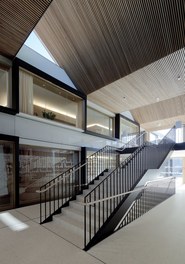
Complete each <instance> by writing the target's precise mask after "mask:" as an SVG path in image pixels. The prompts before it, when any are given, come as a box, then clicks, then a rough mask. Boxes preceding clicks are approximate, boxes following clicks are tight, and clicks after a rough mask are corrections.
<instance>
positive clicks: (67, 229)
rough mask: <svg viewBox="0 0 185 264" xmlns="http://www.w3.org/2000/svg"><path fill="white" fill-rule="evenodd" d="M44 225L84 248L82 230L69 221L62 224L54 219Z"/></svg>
mask: <svg viewBox="0 0 185 264" xmlns="http://www.w3.org/2000/svg"><path fill="white" fill-rule="evenodd" d="M63 223H64V222H63ZM44 226H45V227H46V228H47V229H49V230H51V231H52V232H54V233H56V234H57V235H58V236H60V237H62V238H64V239H65V240H66V241H68V242H70V243H71V244H73V245H76V246H77V247H79V248H81V249H83V248H84V238H83V232H82V231H81V230H80V229H78V228H75V227H74V226H73V225H71V224H70V223H68V224H67V223H65V224H62V223H61V222H60V221H58V220H56V219H54V221H52V222H49V223H46V224H44Z"/></svg>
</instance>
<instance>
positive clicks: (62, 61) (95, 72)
mask: <svg viewBox="0 0 185 264" xmlns="http://www.w3.org/2000/svg"><path fill="white" fill-rule="evenodd" d="M36 31H37V33H38V34H39V36H40V37H41V39H42V40H43V42H44V43H45V45H46V46H47V48H48V49H49V51H50V52H51V54H52V55H53V57H54V58H55V59H56V61H57V62H58V64H59V65H60V66H62V67H63V68H64V69H65V71H66V72H67V73H68V75H69V76H70V78H71V79H72V81H73V82H74V83H75V85H76V86H77V87H78V88H80V89H81V90H83V91H84V92H85V93H86V94H89V93H92V92H93V91H96V90H97V89H100V88H102V87H104V86H106V85H108V84H110V83H112V82H115V81H116V80H118V79H120V78H123V77H124V76H127V75H129V74H130V73H133V72H135V71H136V70H138V69H141V68H143V67H144V66H146V65H148V64H151V63H152V62H154V61H156V60H159V59H160V58H162V57H165V56H167V55H169V54H171V53H173V52H175V51H177V50H179V49H182V48H183V47H184V0H178V1H177V0H170V1H169V0H137V1H133V0H109V1H107V0H87V1H82V0H54V1H53V2H52V4H51V5H50V8H49V9H48V10H47V12H46V13H45V14H44V16H43V17H42V19H41V20H40V21H39V23H38V25H37V27H36Z"/></svg>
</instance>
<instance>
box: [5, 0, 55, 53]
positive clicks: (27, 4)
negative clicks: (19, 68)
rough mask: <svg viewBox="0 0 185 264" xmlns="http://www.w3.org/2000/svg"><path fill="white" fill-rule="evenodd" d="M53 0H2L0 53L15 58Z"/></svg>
mask: <svg viewBox="0 0 185 264" xmlns="http://www.w3.org/2000/svg"><path fill="white" fill-rule="evenodd" d="M51 1H52V0H42V1H33V0H21V1H18V0H17V1H16V0H1V1H0V39H1V41H0V54H1V55H4V56H6V57H8V58H13V57H14V56H15V55H16V53H17V52H18V51H19V49H20V48H21V46H22V45H23V44H24V42H25V40H26V38H27V37H28V35H29V34H30V32H31V31H32V30H33V28H34V27H35V25H36V24H37V22H38V21H39V19H40V18H41V16H42V15H43V13H44V12H45V11H46V9H47V8H48V6H49V5H50V3H51Z"/></svg>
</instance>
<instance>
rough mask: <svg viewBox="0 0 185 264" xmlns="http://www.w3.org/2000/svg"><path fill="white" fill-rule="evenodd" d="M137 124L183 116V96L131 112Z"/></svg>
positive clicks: (184, 107) (184, 106)
mask: <svg viewBox="0 0 185 264" xmlns="http://www.w3.org/2000/svg"><path fill="white" fill-rule="evenodd" d="M131 114H132V116H133V117H134V119H135V120H136V121H137V122H138V123H139V124H143V123H149V122H153V121H158V120H162V119H167V118H173V117H175V116H180V115H184V114H185V94H183V95H181V96H177V97H174V98H171V99H168V100H164V101H161V102H158V103H154V104H150V105H147V106H144V107H140V108H136V109H134V110H131Z"/></svg>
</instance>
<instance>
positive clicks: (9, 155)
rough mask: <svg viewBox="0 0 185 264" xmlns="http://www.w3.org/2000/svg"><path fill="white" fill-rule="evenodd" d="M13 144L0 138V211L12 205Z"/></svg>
mask: <svg viewBox="0 0 185 264" xmlns="http://www.w3.org/2000/svg"><path fill="white" fill-rule="evenodd" d="M14 144H15V143H14V142H10V141H5V140H0V211H3V210H8V209H11V208H13V207H14V202H15V197H14V194H15V193H14V179H15V170H14V149H15V145H14Z"/></svg>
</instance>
